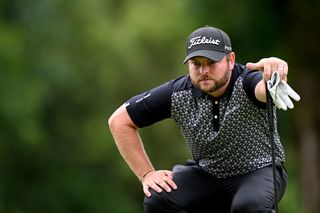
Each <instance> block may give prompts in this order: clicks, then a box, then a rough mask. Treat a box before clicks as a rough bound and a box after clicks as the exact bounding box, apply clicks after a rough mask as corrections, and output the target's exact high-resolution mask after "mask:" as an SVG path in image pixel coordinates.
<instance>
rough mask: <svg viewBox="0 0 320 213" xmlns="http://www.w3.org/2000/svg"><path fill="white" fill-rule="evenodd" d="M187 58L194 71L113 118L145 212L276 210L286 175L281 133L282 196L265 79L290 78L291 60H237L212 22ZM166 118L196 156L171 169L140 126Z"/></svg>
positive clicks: (197, 35) (191, 43)
mask: <svg viewBox="0 0 320 213" xmlns="http://www.w3.org/2000/svg"><path fill="white" fill-rule="evenodd" d="M184 63H188V67H189V75H185V76H182V77H180V78H177V79H175V80H172V81H169V82H167V83H164V84H162V85H161V86H159V87H156V88H153V89H151V90H149V91H147V92H145V93H142V94H140V95H137V96H135V97H132V98H131V99H129V100H128V101H127V102H126V104H124V105H122V106H121V107H119V108H118V109H117V110H116V111H115V112H114V113H113V115H112V116H111V117H110V118H109V126H110V129H111V132H112V134H113V137H114V139H115V142H116V145H117V147H118V149H119V151H120V153H121V155H122V156H123V158H124V159H125V160H126V162H127V163H128V165H129V166H130V168H131V169H132V171H133V172H134V173H135V175H136V176H137V177H138V178H139V179H140V181H141V183H142V186H143V191H144V193H145V195H146V197H145V200H144V206H145V210H146V211H147V212H208V210H207V209H209V210H210V212H217V213H224V212H234V213H235V212H237V213H238V212H243V213H251V212H272V211H273V210H272V209H273V206H274V202H278V201H279V200H280V198H281V197H282V195H283V194H284V191H285V186H286V179H287V173H286V171H285V169H284V167H283V163H284V160H285V155H284V149H283V147H282V145H281V143H280V140H279V135H278V132H277V131H275V143H276V161H277V168H276V177H277V182H276V183H277V187H278V195H277V198H278V200H277V201H275V200H274V196H273V182H272V177H273V175H272V167H271V162H272V159H271V148H270V134H269V129H268V119H267V112H266V88H265V80H268V79H270V76H271V75H272V73H273V72H275V71H277V72H278V75H279V77H280V78H281V79H282V80H284V81H286V79H287V74H288V66H287V63H286V62H285V61H283V60H280V59H278V58H273V57H272V58H265V59H261V60H260V61H259V62H257V63H248V64H247V67H245V66H243V65H240V64H236V63H235V53H234V52H232V47H231V42H230V39H229V36H228V35H227V34H226V33H225V32H223V31H222V30H220V29H217V28H214V27H209V26H206V27H202V28H199V29H197V30H195V31H194V32H192V33H191V34H190V36H189V38H188V40H187V55H186V58H185V60H184ZM249 70H251V71H249ZM253 70H256V71H253ZM257 70H260V71H257ZM166 118H172V119H173V120H174V121H175V122H176V124H177V126H178V128H179V129H180V131H181V133H182V135H183V136H184V138H185V140H186V142H187V144H188V146H189V148H190V151H191V153H192V156H193V160H189V161H187V163H186V164H185V165H177V166H175V167H174V168H173V170H172V171H171V170H156V169H155V168H154V167H153V165H152V163H151V162H150V161H149V158H148V156H147V154H146V153H145V150H144V148H143V144H142V141H141V138H140V136H139V133H138V131H137V129H138V128H142V127H145V126H148V125H151V124H153V123H155V122H158V121H161V120H163V119H166Z"/></svg>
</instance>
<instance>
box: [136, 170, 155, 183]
mask: <svg viewBox="0 0 320 213" xmlns="http://www.w3.org/2000/svg"><path fill="white" fill-rule="evenodd" d="M153 171H155V170H154V169H149V170H147V171H146V172H144V173H143V175H142V176H141V177H139V180H140V182H142V181H143V180H144V178H145V177H146V176H147V174H149V173H150V172H153Z"/></svg>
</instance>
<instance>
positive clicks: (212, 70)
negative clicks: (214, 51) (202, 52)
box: [189, 53, 234, 97]
mask: <svg viewBox="0 0 320 213" xmlns="http://www.w3.org/2000/svg"><path fill="white" fill-rule="evenodd" d="M227 57H228V58H227ZM233 65H234V54H233V53H231V54H229V56H224V57H223V58H222V60H221V61H212V60H210V59H208V58H205V57H194V58H191V59H190V60H189V74H190V78H191V81H192V84H193V85H194V86H195V87H197V88H199V89H200V90H201V91H203V92H205V93H208V94H210V95H212V96H215V97H219V96H221V95H223V93H224V92H225V90H226V88H227V86H228V83H229V81H230V77H231V70H232V69H233Z"/></svg>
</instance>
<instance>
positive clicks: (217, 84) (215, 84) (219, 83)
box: [197, 66, 231, 93]
mask: <svg viewBox="0 0 320 213" xmlns="http://www.w3.org/2000/svg"><path fill="white" fill-rule="evenodd" d="M230 75H231V72H230V69H229V66H227V67H226V70H225V73H224V76H223V77H222V78H221V79H220V80H213V79H210V78H206V77H205V78H203V80H207V79H208V80H213V81H214V82H213V84H212V86H211V87H209V88H205V87H202V86H201V85H200V82H198V83H197V87H198V88H199V89H200V90H201V91H202V92H205V93H213V92H216V91H217V90H219V89H220V88H222V87H223V86H225V85H226V84H227V83H228V81H229V78H230Z"/></svg>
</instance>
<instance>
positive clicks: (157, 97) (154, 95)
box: [126, 64, 265, 130]
mask: <svg viewBox="0 0 320 213" xmlns="http://www.w3.org/2000/svg"><path fill="white" fill-rule="evenodd" d="M241 75H242V76H243V88H244V90H245V92H246V94H247V95H248V97H249V99H250V100H251V101H252V102H253V103H254V104H255V105H256V106H258V107H260V108H265V103H262V102H260V101H259V100H257V99H256V97H255V94H254V90H255V87H256V85H257V84H258V82H259V81H261V79H262V72H260V71H248V70H247V69H246V68H245V66H244V65H241V64H235V66H234V69H233V70H232V75H231V80H230V83H229V85H228V88H227V90H226V93H225V94H224V96H227V97H229V96H230V95H231V93H232V90H233V86H234V83H235V81H236V80H237V79H238V77H239V76H241ZM183 90H192V94H193V97H195V98H196V97H199V96H204V95H205V96H209V95H208V94H206V93H203V92H202V91H201V90H199V89H198V88H196V87H194V86H193V85H192V83H191V80H190V76H189V75H184V76H182V77H179V78H177V79H174V80H171V81H169V82H166V83H164V84H162V85H160V86H158V87H155V88H153V89H151V90H149V91H146V92H144V93H141V94H139V95H137V96H134V97H132V98H130V99H129V100H128V101H127V102H126V108H127V111H128V114H129V116H130V117H131V119H132V121H133V122H134V123H135V124H136V125H137V126H138V127H140V128H142V127H145V126H149V125H151V124H153V123H155V122H158V121H161V120H163V119H166V118H170V117H171V96H172V94H173V93H175V92H179V91H183ZM209 97H210V98H211V99H212V101H213V103H214V106H213V112H212V113H213V115H214V119H215V121H216V122H214V129H215V130H217V129H219V99H220V98H214V97H212V96H209Z"/></svg>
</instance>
